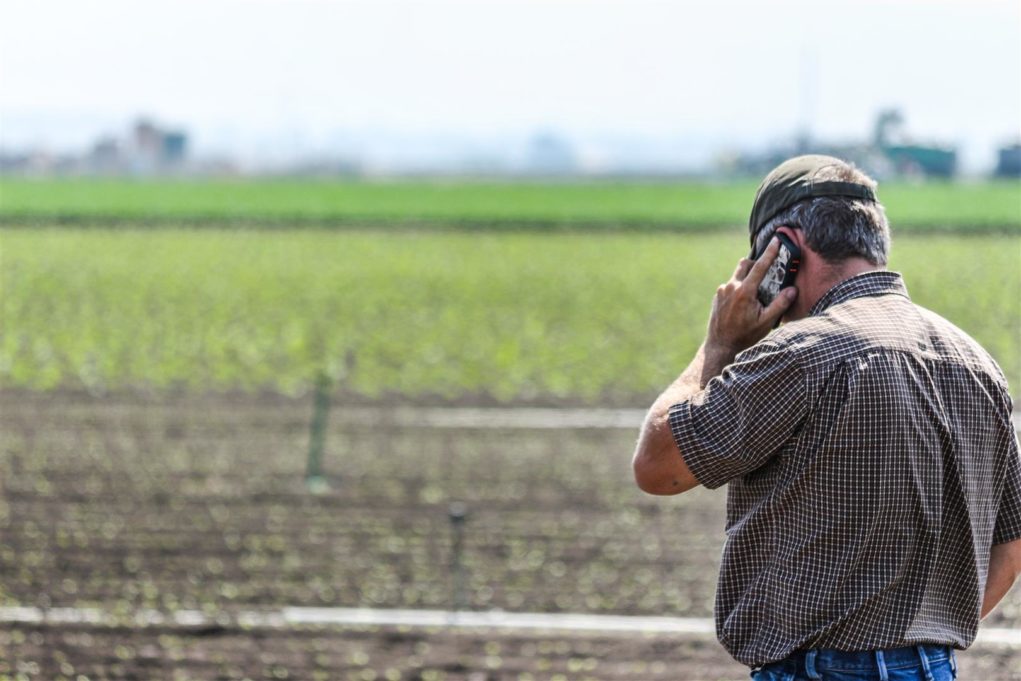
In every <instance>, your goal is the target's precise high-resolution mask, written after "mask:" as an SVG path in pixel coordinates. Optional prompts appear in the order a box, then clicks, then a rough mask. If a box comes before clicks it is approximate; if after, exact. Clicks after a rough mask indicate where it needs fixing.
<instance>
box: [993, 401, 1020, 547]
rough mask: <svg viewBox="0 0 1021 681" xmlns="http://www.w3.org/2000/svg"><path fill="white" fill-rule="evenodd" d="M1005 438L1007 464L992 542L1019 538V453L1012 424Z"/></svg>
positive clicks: (997, 542) (1001, 542)
mask: <svg viewBox="0 0 1021 681" xmlns="http://www.w3.org/2000/svg"><path fill="white" fill-rule="evenodd" d="M1008 423H1009V420H1008ZM1006 440H1007V452H1006V455H1007V466H1006V470H1005V474H1004V479H1003V494H1002V495H1001V496H1000V508H999V510H998V511H997V513H996V527H995V529H994V530H993V543H994V544H1006V543H1007V542H1009V541H1014V540H1015V539H1021V454H1019V453H1018V442H1017V433H1016V432H1014V428H1013V425H1011V427H1010V432H1009V434H1008V435H1007V438H1006Z"/></svg>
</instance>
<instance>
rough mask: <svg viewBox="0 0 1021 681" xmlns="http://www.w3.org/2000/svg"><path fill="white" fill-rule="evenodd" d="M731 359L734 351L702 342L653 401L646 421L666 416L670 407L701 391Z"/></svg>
mask: <svg viewBox="0 0 1021 681" xmlns="http://www.w3.org/2000/svg"><path fill="white" fill-rule="evenodd" d="M733 359H734V353H732V352H729V351H728V350H726V349H724V348H720V347H717V346H715V345H708V344H707V343H702V345H701V346H700V347H699V348H698V352H696V353H695V357H694V359H692V360H691V363H690V364H688V367H687V368H686V369H685V370H684V371H682V372H681V375H680V376H678V377H677V380H676V381H674V382H673V383H671V384H670V386H669V387H668V388H667V389H666V390H664V391H663V393H662V394H661V395H660V396H659V397H658V398H657V399H656V401H655V402H653V404H652V407H651V408H650V409H649V414H648V416H647V417H646V421H648V420H649V419H664V418H666V416H667V414H668V412H669V411H670V407H672V406H674V405H675V404H677V403H679V402H684V401H685V400H687V399H690V398H691V397H692V396H694V395H697V394H698V393H699V392H701V391H702V390H703V389H704V388H705V387H706V385H707V384H708V383H709V381H711V380H712V379H713V377H715V376H719V375H720V374H721V373H722V372H723V367H725V366H727V365H728V364H730V363H731V362H732V361H733Z"/></svg>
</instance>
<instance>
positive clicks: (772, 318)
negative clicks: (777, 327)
mask: <svg viewBox="0 0 1021 681" xmlns="http://www.w3.org/2000/svg"><path fill="white" fill-rule="evenodd" d="M797 297H798V289H796V288H794V287H793V286H788V287H787V288H785V289H783V290H782V291H780V293H779V295H777V297H776V298H774V299H773V302H771V303H770V304H769V307H767V308H766V309H764V310H763V311H762V317H761V319H763V320H764V321H766V322H768V323H769V325H770V326H773V325H774V324H776V320H778V319H780V317H782V316H783V313H784V312H786V311H787V309H788V308H789V307H790V306H791V305H793V304H794V300H795V299H796V298H797Z"/></svg>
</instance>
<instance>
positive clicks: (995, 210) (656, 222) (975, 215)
mask: <svg viewBox="0 0 1021 681" xmlns="http://www.w3.org/2000/svg"><path fill="white" fill-rule="evenodd" d="M755 187H756V185H755V183H752V182H736V183H734V182H727V183H708V182H683V183H682V182H654V183H653V182H650V183H638V182H632V183H620V182H588V183H578V182H572V183H546V184H535V183H510V182H504V183H491V182H490V183H486V182H467V181H464V180H459V181H451V182H440V181H428V182H427V181H414V182H412V181H396V182H338V181H327V180H322V181H313V180H307V179H303V180H236V181H231V180H222V179H219V180H202V181H198V180H181V181H169V180H146V181H130V180H122V179H117V180H96V179H64V180H52V179H47V180H26V179H13V178H4V179H3V181H2V182H0V219H3V220H4V221H5V222H7V223H10V222H18V221H39V220H41V221H47V220H51V221H52V220H60V221H67V222H71V223H90V224H91V223H98V224H100V225H103V224H109V223H110V222H111V221H119V222H127V223H129V224H130V223H131V222H132V221H134V222H135V224H137V221H139V220H143V221H146V222H167V221H177V222H178V223H180V222H183V221H187V222H206V223H216V222H219V223H220V224H223V222H224V221H225V220H227V221H240V222H248V223H251V222H252V221H259V222H263V223H266V222H269V223H289V224H294V223H300V222H311V223H323V224H334V225H343V224H359V223H361V224H362V225H370V224H371V225H373V226H388V225H394V224H436V223H442V225H443V226H444V227H446V228H465V227H470V228H476V227H479V226H480V224H482V225H484V226H485V227H487V228H489V229H495V228H501V227H502V228H520V227H521V226H523V225H524V226H533V227H541V228H545V229H550V228H554V227H558V228H565V227H572V226H573V227H584V228H587V229H596V228H601V229H605V228H620V227H626V228H628V229H644V230H690V229H706V228H711V227H719V226H730V227H734V226H739V225H743V224H744V223H745V222H746V221H747V219H748V211H749V210H750V207H751V201H752V197H753V196H754V192H755ZM879 194H880V198H881V199H882V201H883V202H884V204H885V205H886V207H887V212H888V214H889V216H890V219H891V221H892V223H893V224H894V226H895V227H896V228H898V229H901V230H924V231H933V230H953V231H960V230H973V231H986V232H989V231H996V232H1011V233H1021V183H1019V182H1016V181H1003V182H981V183H974V184H963V183H953V184H946V183H927V184H917V185H916V184H904V183H899V184H898V183H890V184H882V185H881V186H880V189H879Z"/></svg>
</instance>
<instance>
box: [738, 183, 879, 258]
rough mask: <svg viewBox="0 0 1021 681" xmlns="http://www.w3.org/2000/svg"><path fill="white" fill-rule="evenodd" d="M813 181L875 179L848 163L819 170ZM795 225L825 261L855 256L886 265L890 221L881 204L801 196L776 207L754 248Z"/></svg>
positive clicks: (874, 184) (839, 198)
mask: <svg viewBox="0 0 1021 681" xmlns="http://www.w3.org/2000/svg"><path fill="white" fill-rule="evenodd" d="M814 180H815V181H817V182H818V181H831V180H835V181H843V182H857V183H860V184H866V185H868V186H870V187H872V188H873V189H875V188H876V181H875V180H873V179H872V178H870V177H869V176H868V175H866V174H865V173H863V172H861V171H860V170H858V169H857V168H855V167H854V166H853V165H851V164H847V165H840V166H829V167H826V168H823V169H821V170H820V172H819V173H818V174H817V175H816V176H815V177H814ZM782 226H787V227H792V228H797V229H800V230H801V231H802V233H804V235H805V241H806V243H808V245H809V247H810V248H811V249H812V250H813V251H815V252H816V253H818V254H819V255H820V256H822V258H823V259H824V260H825V261H826V262H828V263H834V264H835V263H839V262H840V261H842V260H846V259H847V258H853V257H855V256H858V257H862V258H865V259H866V260H868V261H869V262H870V263H872V264H873V265H877V266H883V265H886V261H887V256H888V255H889V253H890V224H889V222H888V221H887V219H886V211H885V210H884V209H883V204H881V203H879V202H878V201H875V202H873V201H863V200H861V199H853V198H849V197H842V196H823V197H818V198H813V199H805V200H804V201H799V202H798V203H795V204H794V205H792V206H790V207H788V208H785V209H784V210H782V211H780V213H778V214H777V215H776V216H775V217H773V218H771V219H770V220H769V222H767V223H766V224H765V225H764V226H763V227H762V230H761V231H759V234H758V236H757V237H756V239H755V252H756V253H761V252H762V251H763V250H765V248H766V245H767V244H768V243H769V240H770V239H771V238H772V237H773V234H774V233H775V232H776V230H777V229H778V228H779V227H782Z"/></svg>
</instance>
